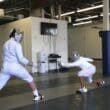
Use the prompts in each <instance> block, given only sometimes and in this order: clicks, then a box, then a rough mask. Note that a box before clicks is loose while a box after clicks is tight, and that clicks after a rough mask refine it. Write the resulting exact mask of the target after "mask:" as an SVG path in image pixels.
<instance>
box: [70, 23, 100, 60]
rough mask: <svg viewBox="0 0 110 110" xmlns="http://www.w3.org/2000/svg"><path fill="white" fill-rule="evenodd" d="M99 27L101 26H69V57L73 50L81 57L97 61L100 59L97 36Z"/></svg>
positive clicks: (98, 38)
mask: <svg viewBox="0 0 110 110" xmlns="http://www.w3.org/2000/svg"><path fill="white" fill-rule="evenodd" d="M101 27H102V25H101V24H92V25H86V26H79V27H73V26H69V30H68V31H69V32H68V34H69V35H68V41H69V42H68V44H69V46H68V48H69V56H71V54H72V51H73V50H78V51H79V52H80V54H81V55H85V56H89V57H92V58H98V59H100V58H102V53H101V49H102V47H101V38H100V37H99V35H98V32H99V31H100V30H101Z"/></svg>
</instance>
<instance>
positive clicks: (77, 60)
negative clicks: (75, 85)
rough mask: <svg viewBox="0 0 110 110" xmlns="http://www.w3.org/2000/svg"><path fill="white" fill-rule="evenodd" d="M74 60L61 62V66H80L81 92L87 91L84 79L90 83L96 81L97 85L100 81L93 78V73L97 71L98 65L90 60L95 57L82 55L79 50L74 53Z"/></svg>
mask: <svg viewBox="0 0 110 110" xmlns="http://www.w3.org/2000/svg"><path fill="white" fill-rule="evenodd" d="M72 57H73V62H67V63H62V62H60V66H62V67H66V68H71V67H79V68H80V71H78V74H77V75H78V77H79V78H80V84H81V88H80V89H79V91H80V92H87V88H85V86H84V83H83V79H86V80H87V81H88V82H89V83H95V84H96V85H98V84H99V82H96V81H94V80H93V78H92V77H93V75H94V74H95V72H96V67H95V65H93V64H92V63H90V62H93V59H91V58H87V57H83V56H80V55H79V53H78V52H76V51H75V52H74V53H73V56H72Z"/></svg>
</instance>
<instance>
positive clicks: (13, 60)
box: [0, 29, 42, 101]
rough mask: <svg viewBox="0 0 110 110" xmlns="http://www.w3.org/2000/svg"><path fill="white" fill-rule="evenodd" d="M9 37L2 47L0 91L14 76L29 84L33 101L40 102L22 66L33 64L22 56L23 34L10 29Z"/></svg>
mask: <svg viewBox="0 0 110 110" xmlns="http://www.w3.org/2000/svg"><path fill="white" fill-rule="evenodd" d="M9 37H10V39H9V40H7V41H6V42H5V43H4V45H3V55H2V56H3V57H2V58H3V65H2V68H1V73H0V90H1V89H2V88H3V87H4V86H5V85H6V83H7V81H8V80H9V79H10V78H11V76H16V77H18V78H20V79H21V80H24V81H26V82H27V83H28V84H29V86H30V88H31V89H32V91H33V95H34V99H33V100H35V101H36V100H40V99H41V98H42V96H41V95H40V94H39V92H38V90H37V87H36V84H35V82H34V80H33V77H32V76H31V75H30V74H29V72H28V71H27V70H26V69H25V68H24V66H23V65H28V66H33V63H32V62H31V61H29V60H28V59H27V58H25V57H24V56H23V52H22V46H21V41H22V39H23V33H22V32H20V31H19V30H17V29H12V30H11V32H10V35H9ZM22 64H23V65H22Z"/></svg>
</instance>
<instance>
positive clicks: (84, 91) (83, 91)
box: [78, 87, 87, 93]
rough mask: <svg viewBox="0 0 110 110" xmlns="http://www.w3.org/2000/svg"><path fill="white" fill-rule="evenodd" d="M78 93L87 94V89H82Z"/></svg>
mask: <svg viewBox="0 0 110 110" xmlns="http://www.w3.org/2000/svg"><path fill="white" fill-rule="evenodd" d="M78 91H79V92H80V93H86V92H87V88H85V87H83V88H80V89H79V90H78Z"/></svg>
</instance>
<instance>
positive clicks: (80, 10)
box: [56, 5, 103, 17]
mask: <svg viewBox="0 0 110 110" xmlns="http://www.w3.org/2000/svg"><path fill="white" fill-rule="evenodd" d="M102 7H103V5H97V6H92V7H88V8H84V9H78V10H77V11H76V12H77V13H81V12H85V11H89V10H94V9H98V8H102ZM74 13H75V11H71V12H66V13H63V14H61V15H60V16H66V15H71V14H74ZM56 17H58V15H57V16H56Z"/></svg>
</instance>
